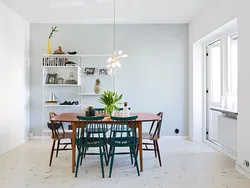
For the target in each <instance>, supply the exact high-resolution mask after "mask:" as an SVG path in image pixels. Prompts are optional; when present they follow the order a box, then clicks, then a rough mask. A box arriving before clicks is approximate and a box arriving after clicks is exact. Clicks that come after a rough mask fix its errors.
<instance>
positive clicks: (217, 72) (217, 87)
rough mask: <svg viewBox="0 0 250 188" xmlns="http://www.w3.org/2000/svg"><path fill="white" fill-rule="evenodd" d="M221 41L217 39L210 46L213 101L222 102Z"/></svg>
mask: <svg viewBox="0 0 250 188" xmlns="http://www.w3.org/2000/svg"><path fill="white" fill-rule="evenodd" d="M220 45H221V44H220V41H217V42H215V43H213V44H211V45H209V47H208V53H209V54H210V56H209V57H210V58H209V63H210V80H211V102H212V103H220V102H221V95H222V88H221V80H222V79H221V75H222V73H221V71H222V70H221V46H220Z"/></svg>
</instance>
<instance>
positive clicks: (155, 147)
mask: <svg viewBox="0 0 250 188" xmlns="http://www.w3.org/2000/svg"><path fill="white" fill-rule="evenodd" d="M153 142H154V150H155V158H157V154H156V151H157V146H156V141H155V140H154V141H153Z"/></svg>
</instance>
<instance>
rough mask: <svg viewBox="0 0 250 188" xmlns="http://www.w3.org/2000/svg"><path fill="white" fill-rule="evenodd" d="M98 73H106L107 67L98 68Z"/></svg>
mask: <svg viewBox="0 0 250 188" xmlns="http://www.w3.org/2000/svg"><path fill="white" fill-rule="evenodd" d="M99 75H108V69H107V68H100V69H99Z"/></svg>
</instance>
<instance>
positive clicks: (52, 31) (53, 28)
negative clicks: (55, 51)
mask: <svg viewBox="0 0 250 188" xmlns="http://www.w3.org/2000/svg"><path fill="white" fill-rule="evenodd" d="M54 32H58V31H57V27H52V30H51V32H50V34H49V39H48V51H47V53H48V54H51V48H52V47H51V38H52V37H53V34H54Z"/></svg>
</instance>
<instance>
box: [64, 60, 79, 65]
mask: <svg viewBox="0 0 250 188" xmlns="http://www.w3.org/2000/svg"><path fill="white" fill-rule="evenodd" d="M75 65H76V63H75V62H73V61H70V60H69V59H67V58H65V66H75Z"/></svg>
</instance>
